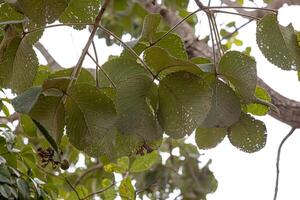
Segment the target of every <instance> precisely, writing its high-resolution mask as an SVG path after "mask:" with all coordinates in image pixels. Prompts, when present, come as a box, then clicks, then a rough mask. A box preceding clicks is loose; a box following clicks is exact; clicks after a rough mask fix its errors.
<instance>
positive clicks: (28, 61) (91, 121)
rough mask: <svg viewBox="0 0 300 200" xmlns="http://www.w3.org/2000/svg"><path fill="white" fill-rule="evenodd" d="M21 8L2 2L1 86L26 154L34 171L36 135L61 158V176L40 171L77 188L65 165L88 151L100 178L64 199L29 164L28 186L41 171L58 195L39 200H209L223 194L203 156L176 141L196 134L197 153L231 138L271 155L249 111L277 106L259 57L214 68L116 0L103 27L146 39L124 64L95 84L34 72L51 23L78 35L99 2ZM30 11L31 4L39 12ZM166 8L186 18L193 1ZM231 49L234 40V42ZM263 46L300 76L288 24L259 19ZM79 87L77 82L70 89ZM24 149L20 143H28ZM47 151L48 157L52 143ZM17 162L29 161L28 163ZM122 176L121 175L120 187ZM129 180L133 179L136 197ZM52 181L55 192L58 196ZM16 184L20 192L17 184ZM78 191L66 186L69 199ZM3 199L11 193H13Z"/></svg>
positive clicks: (105, 69) (230, 55) (110, 67)
mask: <svg viewBox="0 0 300 200" xmlns="http://www.w3.org/2000/svg"><path fill="white" fill-rule="evenodd" d="M17 2H18V3H17V4H8V3H4V2H1V1H0V21H4V22H5V23H1V24H0V31H1V33H0V41H1V44H0V87H1V88H9V89H11V90H12V91H13V92H14V93H15V94H16V95H17V97H16V98H15V99H13V101H12V105H13V107H14V109H15V111H16V112H18V113H21V114H22V115H21V117H20V126H21V128H22V131H21V132H23V133H25V134H26V139H28V140H29V143H30V144H31V146H30V147H27V148H29V150H28V151H30V153H29V155H30V156H28V157H30V158H28V159H29V160H30V159H31V161H30V162H31V163H35V161H36V156H33V155H35V153H36V149H38V148H39V145H40V144H39V142H40V141H41V138H40V136H39V135H38V134H37V133H38V132H40V133H41V134H42V135H43V136H44V137H45V139H46V141H47V142H48V143H49V144H50V145H51V149H53V150H54V151H55V152H56V156H57V160H55V162H54V161H53V163H55V165H56V164H57V163H58V164H59V165H60V167H61V169H51V166H50V165H49V166H47V165H48V163H47V165H45V166H44V165H43V166H44V167H46V168H47V167H48V168H50V169H48V170H50V171H53V170H54V171H55V172H56V173H57V174H59V175H61V174H67V175H68V177H67V178H68V179H70V180H71V182H73V181H76V179H77V178H80V176H79V175H78V174H77V173H76V174H71V173H68V172H65V171H63V170H62V169H65V168H67V167H65V165H63V164H66V163H63V162H62V161H63V160H66V161H68V163H69V164H70V165H71V166H72V165H75V164H76V162H77V160H78V156H79V152H78V150H79V151H82V152H84V153H85V155H86V164H87V165H89V166H90V165H93V164H95V163H94V162H92V161H91V160H90V157H94V158H96V160H97V161H98V162H101V163H102V165H103V169H104V171H103V170H101V171H100V172H97V173H95V174H94V175H93V176H92V177H90V178H89V179H87V181H88V182H87V183H86V182H84V183H85V184H80V185H79V186H78V187H76V190H78V191H80V192H77V193H74V192H65V191H61V190H59V191H57V188H58V186H63V187H68V185H67V184H66V183H65V180H64V179H63V180H60V181H59V180H57V179H59V178H57V174H56V175H55V174H52V176H49V175H45V174H44V173H42V174H41V171H40V170H39V169H37V168H36V167H33V166H32V165H33V164H27V161H25V160H24V161H23V162H21V163H22V164H21V168H22V170H21V171H23V173H25V174H27V175H28V174H29V175H28V176H29V177H30V173H28V170H29V169H30V170H29V171H30V172H32V171H34V170H33V169H36V171H34V172H32V173H33V175H34V176H35V177H38V179H40V180H42V181H44V182H46V183H47V184H46V186H47V187H49V188H51V189H49V188H48V189H49V190H47V191H48V192H45V193H43V194H45V195H46V194H48V193H49V194H50V195H51V196H55V197H63V198H67V199H72V198H76V195H79V196H80V197H82V198H83V197H84V196H87V195H89V194H88V193H89V192H94V191H96V190H97V189H99V186H101V187H100V189H101V188H102V189H103V192H102V193H101V195H102V197H103V198H104V199H114V198H115V197H116V196H117V195H119V196H121V198H122V199H135V198H136V196H137V195H144V194H146V195H148V196H149V197H151V198H154V199H155V198H163V199H164V198H167V197H168V196H169V194H170V193H171V192H173V191H175V189H180V190H181V196H183V198H187V199H205V198H206V195H207V194H208V193H211V192H214V191H215V190H216V187H217V183H216V180H215V178H214V176H213V174H212V172H211V171H210V170H209V169H208V165H206V166H204V167H203V168H201V169H199V164H198V157H199V153H198V150H197V148H196V147H195V146H193V145H188V144H184V142H182V141H181V140H180V139H182V138H185V137H186V136H189V135H191V134H192V133H193V132H194V131H195V133H196V134H195V141H196V143H197V145H198V147H199V148H201V149H207V148H213V147H215V146H216V145H217V144H218V143H219V142H221V141H222V140H223V138H224V137H226V136H228V138H229V140H230V142H231V143H232V145H234V146H235V147H237V148H238V149H240V150H242V151H245V152H248V153H252V152H256V151H259V150H260V149H262V148H263V147H264V146H265V143H266V127H265V125H264V123H263V122H261V121H259V120H257V119H255V118H254V117H252V116H251V114H253V115H265V114H267V112H268V111H269V108H270V107H272V104H270V103H269V102H270V100H271V99H270V97H269V95H268V94H267V93H266V91H264V90H263V89H262V88H259V87H257V86H256V82H257V72H256V62H255V59H254V58H253V57H251V56H249V55H247V54H245V53H242V52H238V51H227V52H226V53H225V54H224V55H222V57H221V58H220V60H219V61H218V62H217V63H212V62H211V60H210V59H209V58H192V59H189V58H188V55H187V53H186V50H185V48H184V44H183V42H182V39H181V38H180V37H179V36H178V35H176V34H173V33H168V34H166V32H165V31H164V30H165V28H166V27H165V26H163V25H161V23H160V21H161V18H160V15H158V14H151V15H147V16H146V12H145V11H144V10H143V9H142V8H141V7H140V6H139V5H138V4H137V3H134V2H131V1H116V0H115V1H112V2H113V4H112V5H110V7H109V9H108V12H107V13H106V16H105V17H104V18H103V23H102V25H103V26H106V27H107V28H108V29H110V30H111V31H113V32H115V33H116V35H117V36H120V37H121V36H122V35H123V34H125V33H130V34H132V36H133V37H138V34H139V33H140V32H141V34H140V36H139V37H138V39H137V40H135V41H133V42H131V43H130V46H131V47H132V48H130V47H129V48H128V47H127V46H126V47H127V48H126V49H125V50H124V51H123V52H122V54H121V55H120V56H118V57H113V58H111V59H110V60H108V61H107V62H106V63H105V64H103V66H102V67H101V68H100V70H99V71H97V76H98V79H97V80H99V82H98V83H96V81H95V78H94V77H93V76H92V75H91V74H90V73H89V72H88V71H87V70H84V69H82V70H81V71H80V73H79V76H78V77H74V76H73V73H72V71H73V69H72V68H71V69H65V70H60V71H56V72H51V70H48V68H47V67H45V66H39V62H38V59H37V57H36V54H35V51H34V49H33V45H34V43H35V42H37V41H38V40H39V38H40V37H41V35H42V31H43V26H45V25H46V24H50V23H53V22H54V21H56V20H58V21H60V22H61V23H64V24H65V25H72V26H73V27H74V28H76V29H82V28H84V27H85V25H84V24H86V25H90V24H91V23H93V21H94V18H95V15H96V14H97V12H98V10H99V5H100V3H99V0H93V1H88V2H86V1H81V0H67V1H40V0H36V1H34V2H32V1H26V0H18V1H17ZM33 3H34V5H36V6H34V7H32V4H33ZM164 3H165V4H166V5H167V6H169V7H171V8H172V9H176V10H179V11H180V14H181V15H182V16H186V15H187V13H186V12H185V10H186V9H185V8H186V7H187V4H188V1H167V0H166V1H164ZM180 7H181V9H182V10H181V9H180ZM112 13H116V15H114V14H112ZM133 18H134V19H135V20H136V21H135V20H133ZM142 20H144V23H143V26H141V25H140V24H142ZM190 23H192V24H193V23H195V21H192V22H190ZM229 26H230V25H229ZM98 33H99V36H100V37H105V38H106V39H107V43H108V44H111V42H113V40H112V39H111V37H112V36H111V35H107V32H106V33H105V34H104V33H103V32H101V31H99V32H98ZM274 41H277V42H276V43H274ZM233 42H234V43H238V42H237V40H236V39H235V40H234V41H233ZM257 43H258V45H259V48H260V49H261V51H262V53H263V54H264V55H265V57H266V58H267V59H268V60H269V61H270V62H271V63H273V64H275V65H277V66H278V67H280V68H282V69H285V70H299V69H300V47H299V45H298V42H297V38H296V34H295V31H294V29H293V28H292V26H291V25H290V26H288V27H283V26H281V25H279V24H278V21H277V16H276V15H275V14H269V15H266V16H265V17H264V18H263V19H262V20H260V21H259V22H258V25H257ZM125 45H126V44H125ZM229 48H230V46H229ZM74 78H75V79H76V82H75V84H72V83H74V81H73V79H74ZM97 86H99V87H97ZM1 105H2V104H1ZM1 107H2V110H3V111H5V112H6V113H7V112H8V109H6V110H5V107H3V106H1ZM7 115H9V114H7ZM164 134H166V135H167V136H168V138H169V139H168V141H166V139H164V137H163V135H164ZM21 139H22V137H21ZM176 140H177V141H176ZM19 144H20V145H21V144H23V145H24V143H22V141H21V142H20V143H19ZM43 144H44V146H43V148H44V149H46V146H47V144H45V141H44V143H43ZM166 144H167V145H169V147H170V146H171V147H172V148H179V149H180V155H179V156H173V155H172V150H171V151H169V150H168V151H169V154H170V156H169V158H168V160H167V161H166V162H165V163H164V164H163V162H162V160H161V158H160V156H159V152H164V151H165V150H164V148H165V146H166ZM6 146H7V145H6ZM24 148H26V147H24ZM47 148H48V147H47ZM172 148H170V149H172ZM24 151H25V152H26V149H25V150H24ZM21 157H22V158H24V159H26V154H25V155H23V154H22V156H21ZM5 159H6V158H5ZM51 160H52V158H51ZM99 160H100V161H99ZM28 163H29V162H28ZM50 164H51V163H50ZM18 170H19V169H18ZM170 170H171V171H170ZM174 172H176V173H174ZM115 173H119V174H122V176H123V179H122V181H121V183H120V184H119V185H118V188H116V187H117V184H116V182H115V178H114V174H115ZM14 176H15V177H16V178H17V179H18V178H19V177H20V176H17V175H16V174H15V175H14ZM99 177H101V178H99ZM153 177H155V179H153ZM132 179H134V180H136V185H135V188H136V189H135V188H134V186H133V185H132V181H131V180H132ZM30 180H31V179H30ZM32 180H34V179H32ZM54 180H55V185H56V189H55V187H53V185H52V187H51V184H54ZM79 181H81V180H79ZM153 181H155V183H154V182H153ZM34 183H35V182H33V181H32V184H33V185H34ZM156 183H157V184H156ZM11 184H12V185H13V184H14V183H13V182H12V183H11ZM16 184H17V187H19V186H18V181H16ZM27 185H28V184H27ZM95 185H96V186H95ZM34 186H35V185H34ZM24 187H25V186H24ZM28 187H30V186H28ZM28 187H27V188H28ZM1 188H2V187H1ZM3 188H4V187H3ZM23 189H24V188H23ZM38 189H39V188H38ZM38 189H36V191H38ZM72 189H73V188H72V187H71V189H70V187H69V188H68V190H67V191H70V190H71V191H72ZM19 190H21V189H19ZM19 190H16V191H19ZM73 190H74V189H73ZM135 190H137V192H136V191H135ZM1 191H2V192H3V191H5V192H6V193H5V194H6V195H8V193H7V191H8V189H7V188H4V190H1ZM11 191H12V190H11ZM30 191H32V190H30ZM39 191H42V190H39ZM1 194H2V193H1ZM3 194H4V193H3ZM3 194H2V195H3ZM14 194H15V193H13V192H11V193H9V195H14ZM28 195H31V196H32V195H39V193H34V194H33V193H28ZM77 198H78V196H77Z"/></svg>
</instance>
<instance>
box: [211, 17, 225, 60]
mask: <svg viewBox="0 0 300 200" xmlns="http://www.w3.org/2000/svg"><path fill="white" fill-rule="evenodd" d="M211 20H212V24H213V27H214V30H215V36H216V38H217V43H218V45H219V50H220V55H223V54H224V50H223V48H222V43H221V38H220V35H219V29H218V25H217V21H216V17H215V15H214V13H212V14H211Z"/></svg>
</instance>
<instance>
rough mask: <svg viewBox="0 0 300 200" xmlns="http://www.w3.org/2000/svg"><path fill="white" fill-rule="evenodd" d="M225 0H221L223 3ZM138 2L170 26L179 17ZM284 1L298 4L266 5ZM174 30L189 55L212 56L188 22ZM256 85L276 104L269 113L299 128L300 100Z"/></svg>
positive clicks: (144, 0) (149, 0)
mask: <svg viewBox="0 0 300 200" xmlns="http://www.w3.org/2000/svg"><path fill="white" fill-rule="evenodd" d="M225 1H226V0H223V2H224V3H225ZM138 2H139V4H140V5H141V6H143V7H144V8H145V9H146V10H147V11H148V12H152V13H153V12H155V13H160V14H161V16H162V17H163V19H164V21H165V22H166V23H167V24H168V25H169V26H170V27H172V26H173V25H174V24H176V23H177V22H178V21H180V19H181V18H180V17H179V16H178V15H177V14H176V13H175V12H173V11H172V10H170V9H167V8H165V7H163V6H161V5H158V4H156V5H153V4H152V0H138ZM226 2H227V1H226ZM229 2H231V1H229ZM227 3H228V2H227ZM231 3H233V2H231ZM285 3H287V4H289V5H300V1H299V0H289V1H287V0H285V1H284V0H274V1H273V2H272V3H271V4H269V5H268V8H270V9H278V8H280V7H281V6H282V5H283V4H285ZM228 5H229V4H228ZM230 5H231V4H230ZM233 6H235V5H233ZM251 12H252V11H251ZM254 12H257V13H259V12H260V11H254ZM247 14H249V13H247ZM252 14H253V13H252ZM175 32H176V33H177V34H178V35H180V36H181V37H182V38H183V39H184V41H185V44H186V50H187V52H188V53H189V56H190V57H196V56H199V57H201V56H205V57H210V58H212V55H213V54H212V48H211V47H209V46H208V44H207V43H205V42H204V41H201V40H198V38H197V37H196V36H195V34H194V31H193V28H192V27H191V26H190V25H189V24H188V23H183V24H182V25H181V26H180V27H179V28H178V29H176V30H175ZM258 85H260V86H261V87H263V88H265V89H266V90H267V91H268V93H269V94H270V96H271V98H272V103H273V104H274V105H275V106H277V107H278V109H279V111H280V113H276V112H275V111H270V115H271V116H272V117H275V118H276V119H278V120H280V121H281V122H283V123H286V124H288V125H290V126H292V127H295V128H300V102H297V101H294V100H291V99H289V98H286V97H284V96H282V95H280V94H279V93H278V92H276V91H275V90H273V89H272V88H271V87H270V86H268V85H267V84H266V83H265V82H264V81H263V80H262V79H258Z"/></svg>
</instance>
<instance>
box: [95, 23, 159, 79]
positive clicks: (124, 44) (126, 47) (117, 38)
mask: <svg viewBox="0 0 300 200" xmlns="http://www.w3.org/2000/svg"><path fill="white" fill-rule="evenodd" d="M99 28H100V29H102V30H103V31H104V32H106V33H107V34H109V35H111V36H112V37H113V38H115V39H116V40H118V41H119V42H120V43H121V45H122V46H123V47H124V48H125V49H127V50H128V51H129V52H130V53H131V54H132V55H133V56H135V57H136V58H137V59H138V60H139V61H140V62H141V63H142V64H143V66H144V68H145V69H146V70H147V71H148V72H149V73H150V74H151V75H152V77H153V78H154V77H155V74H154V73H153V72H152V71H151V69H150V67H149V66H148V65H147V64H146V63H145V62H144V61H143V59H141V58H140V56H139V55H138V54H137V53H136V52H135V51H134V50H133V49H132V48H130V47H129V46H128V45H127V44H126V43H125V42H123V41H122V39H121V38H119V37H118V36H117V35H116V34H114V33H113V32H111V31H110V30H108V29H106V28H104V27H103V26H101V25H99Z"/></svg>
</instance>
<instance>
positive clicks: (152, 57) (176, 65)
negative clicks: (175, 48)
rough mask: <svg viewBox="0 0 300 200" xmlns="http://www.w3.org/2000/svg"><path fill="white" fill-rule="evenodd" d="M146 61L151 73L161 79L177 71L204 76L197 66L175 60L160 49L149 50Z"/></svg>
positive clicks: (145, 54) (145, 53)
mask: <svg viewBox="0 0 300 200" xmlns="http://www.w3.org/2000/svg"><path fill="white" fill-rule="evenodd" d="M144 61H145V62H146V63H147V65H148V66H149V67H150V69H151V71H152V72H153V73H154V74H155V75H158V76H159V77H160V78H163V77H164V76H166V75H167V74H170V73H173V72H176V71H187V72H191V73H193V74H196V75H199V76H201V75H202V74H203V72H202V70H201V69H200V68H199V67H198V66H197V65H195V64H193V63H192V62H190V61H187V60H181V59H178V58H175V57H173V56H171V55H170V54H169V53H168V52H167V51H166V50H164V49H162V48H160V47H151V48H149V49H147V50H146V51H145V52H144Z"/></svg>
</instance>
